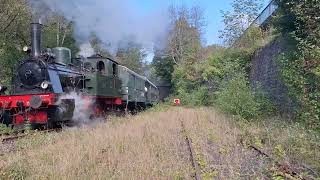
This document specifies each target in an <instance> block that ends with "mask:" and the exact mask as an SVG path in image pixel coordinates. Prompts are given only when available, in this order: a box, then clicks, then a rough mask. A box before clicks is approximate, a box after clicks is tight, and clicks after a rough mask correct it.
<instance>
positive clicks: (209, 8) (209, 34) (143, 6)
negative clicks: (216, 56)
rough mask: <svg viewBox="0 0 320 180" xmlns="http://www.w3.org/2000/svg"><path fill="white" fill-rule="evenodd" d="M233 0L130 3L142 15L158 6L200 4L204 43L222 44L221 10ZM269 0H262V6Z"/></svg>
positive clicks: (155, 0) (145, 0)
mask: <svg viewBox="0 0 320 180" xmlns="http://www.w3.org/2000/svg"><path fill="white" fill-rule="evenodd" d="M232 1H233V0H132V5H133V6H134V8H137V9H138V10H139V12H140V13H141V14H142V15H146V14H149V13H151V12H152V11H155V10H157V9H159V7H160V8H164V9H165V8H166V7H168V6H169V5H172V4H173V5H186V6H188V7H192V6H194V5H196V6H200V7H201V8H203V9H204V11H205V18H206V21H207V30H206V33H205V39H206V44H207V45H211V44H222V40H221V39H220V38H219V30H222V29H223V22H222V20H223V19H222V15H221V12H220V11H221V10H230V8H231V2H232ZM268 2H269V0H264V6H266V5H267V4H268Z"/></svg>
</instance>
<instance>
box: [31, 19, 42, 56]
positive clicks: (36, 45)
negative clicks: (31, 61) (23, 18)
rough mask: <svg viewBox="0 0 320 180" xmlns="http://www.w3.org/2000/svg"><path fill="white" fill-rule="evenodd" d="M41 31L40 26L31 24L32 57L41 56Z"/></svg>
mask: <svg viewBox="0 0 320 180" xmlns="http://www.w3.org/2000/svg"><path fill="white" fill-rule="evenodd" d="M41 30H42V24H40V23H39V22H34V23H31V44H32V49H31V50H32V51H31V52H32V53H31V55H32V56H33V57H39V56H40V55H41Z"/></svg>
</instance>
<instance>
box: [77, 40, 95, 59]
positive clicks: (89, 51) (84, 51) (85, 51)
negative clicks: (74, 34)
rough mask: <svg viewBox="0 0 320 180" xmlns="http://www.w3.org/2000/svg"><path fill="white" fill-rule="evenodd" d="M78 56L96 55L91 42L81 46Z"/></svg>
mask: <svg viewBox="0 0 320 180" xmlns="http://www.w3.org/2000/svg"><path fill="white" fill-rule="evenodd" d="M78 55H80V56H83V57H90V56H92V55H94V49H93V47H92V46H91V44H90V43H89V42H87V43H83V44H81V45H80V52H79V53H78Z"/></svg>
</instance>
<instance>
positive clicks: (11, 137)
mask: <svg viewBox="0 0 320 180" xmlns="http://www.w3.org/2000/svg"><path fill="white" fill-rule="evenodd" d="M61 131H62V128H58V129H50V130H44V131H40V132H41V133H52V132H61ZM38 132H39V131H38ZM36 133H37V132H36V131H34V132H28V133H25V132H23V131H19V132H14V133H12V134H9V133H2V134H0V140H1V142H2V144H6V143H10V142H14V141H16V140H18V139H21V138H25V137H28V136H31V135H34V134H36Z"/></svg>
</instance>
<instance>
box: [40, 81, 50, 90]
mask: <svg viewBox="0 0 320 180" xmlns="http://www.w3.org/2000/svg"><path fill="white" fill-rule="evenodd" d="M49 84H50V83H49V82H48V81H43V82H42V83H41V88H42V89H48V87H49Z"/></svg>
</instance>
